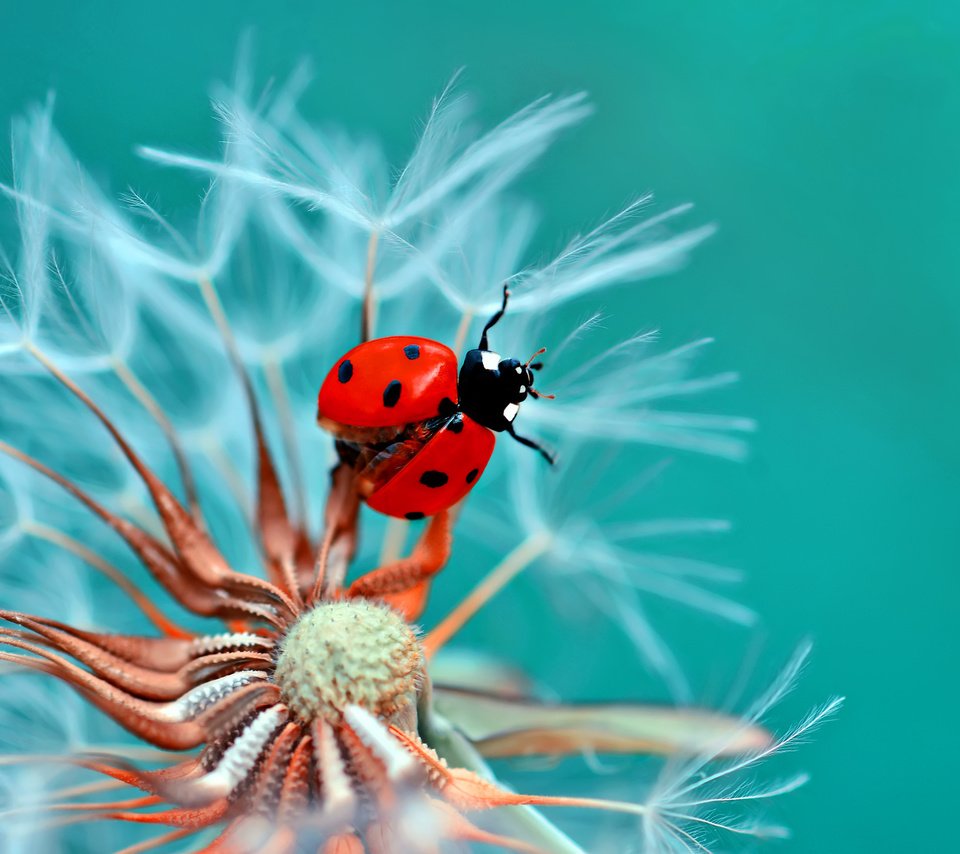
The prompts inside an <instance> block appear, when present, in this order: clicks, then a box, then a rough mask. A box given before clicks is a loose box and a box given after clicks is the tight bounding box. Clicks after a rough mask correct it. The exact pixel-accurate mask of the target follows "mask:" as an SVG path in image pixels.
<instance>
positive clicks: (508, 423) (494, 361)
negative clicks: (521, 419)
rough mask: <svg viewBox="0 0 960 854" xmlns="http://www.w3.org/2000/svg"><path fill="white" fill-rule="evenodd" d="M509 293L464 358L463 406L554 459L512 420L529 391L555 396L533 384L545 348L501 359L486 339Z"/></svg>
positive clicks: (490, 425) (477, 418)
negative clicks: (519, 431) (523, 359)
mask: <svg viewBox="0 0 960 854" xmlns="http://www.w3.org/2000/svg"><path fill="white" fill-rule="evenodd" d="M509 297H510V291H508V290H507V288H506V287H504V289H503V305H501V307H500V310H499V311H498V312H497V313H496V314H494V315H493V317H491V318H490V320H489V321H488V322H487V325H486V326H484V327H483V333H482V334H481V335H480V345H479V347H477V349H475V350H469V351H467V355H466V356H465V357H464V359H463V365H462V366H461V367H460V381H459V388H458V391H459V395H460V409H462V410H463V411H464V412H465V413H466V414H467V415H469V416H470V417H471V418H472V419H473V420H474V421H477V422H479V423H480V424H482V425H483V426H484V427H487V428H489V429H490V430H496V431H497V432H498V433H499V432H501V431H504V430H506V431H507V432H508V433H510V435H511V436H513V438H514V439H516V440H517V441H518V442H521V443H522V444H524V445H529V446H530V447H532V448H535V449H536V450H538V451H540V453H541V454H543V455H544V456H545V457H546V458H547V460H548V461H550V462H551V463H552V462H553V458H552V457H551V456H550V454H548V453H547V452H546V451H544V450H543V449H542V448H541V447H540V446H539V445H538V444H537V443H536V442H533V441H531V440H530V439H525V438H523V437H522V436H518V435H517V434H516V433H515V432H514V430H513V420H514V419H515V418H516V417H517V413H518V412H519V411H520V404H521V403H523V401H525V400H526V399H527V396H528V395H529V396H531V397H534V398H537V397H547V398H552V397H553V395H547V394H541V393H540V392H538V391H537V390H536V389H535V388H534V387H533V372H534V371H538V370H540V368H542V367H543V365H542V364H541V363H540V362H534V361H533V360H534V359H535V358H536V357H537V356H539V355H540V354H541V353H544V352H546V351H545V350H538V351H537V352H536V353H534V354H533V355H532V356H531V357H530V358H529V359H527V361H526V362H523V363H521V362H520V360H519V359H501V358H500V354H499V353H494V352H493V351H492V350H491V349H490V348H489V344H488V342H487V333H488V332H489V331H490V328H491V327H492V326H494V324H496V322H497V321H498V320H500V318H501V317H503V313H504V311H506V308H507V300H508V299H509Z"/></svg>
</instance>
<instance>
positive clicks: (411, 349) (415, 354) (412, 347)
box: [403, 344, 420, 361]
mask: <svg viewBox="0 0 960 854" xmlns="http://www.w3.org/2000/svg"><path fill="white" fill-rule="evenodd" d="M403 355H404V356H406V357H407V358H408V359H410V361H413V360H414V359H419V358H420V347H419V346H418V345H416V344H407V346H406V347H404V348H403Z"/></svg>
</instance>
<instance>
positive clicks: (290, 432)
mask: <svg viewBox="0 0 960 854" xmlns="http://www.w3.org/2000/svg"><path fill="white" fill-rule="evenodd" d="M263 373H264V376H265V377H266V380H267V388H268V389H269V391H270V396H271V397H272V398H273V402H274V404H275V405H276V407H277V416H278V418H279V419H280V435H281V438H282V440H283V450H284V453H285V454H286V456H287V462H288V463H289V466H288V470H289V472H290V482H291V485H292V486H293V500H294V501H295V502H296V505H297V518H299V519H300V523H301V524H302V525H306V523H307V518H308V514H307V498H306V495H307V493H306V489H305V487H304V483H303V465H302V463H301V460H300V447H299V445H298V443H297V432H296V419H295V418H294V416H293V409H292V408H291V406H290V395H289V394H287V384H286V381H285V380H284V378H283V369H282V368H281V366H280V362H279V361H277V359H276V358H274V357H273V356H272V355H268V356H266V357H265V358H264V360H263Z"/></svg>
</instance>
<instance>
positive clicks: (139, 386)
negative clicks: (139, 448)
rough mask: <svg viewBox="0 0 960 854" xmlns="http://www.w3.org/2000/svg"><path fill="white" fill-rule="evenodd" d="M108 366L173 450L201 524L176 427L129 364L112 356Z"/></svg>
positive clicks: (192, 507)
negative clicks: (160, 431) (148, 415)
mask: <svg viewBox="0 0 960 854" xmlns="http://www.w3.org/2000/svg"><path fill="white" fill-rule="evenodd" d="M110 366H111V368H112V370H113V372H114V374H116V375H117V378H118V379H119V380H120V382H122V383H123V384H124V385H125V386H126V388H127V390H128V391H129V392H130V394H132V395H133V396H134V397H135V398H136V399H137V400H138V401H140V404H141V405H142V406H143V408H144V409H146V410H147V412H148V413H149V414H150V416H151V417H152V418H153V420H154V421H155V422H156V423H157V426H158V427H159V428H160V429H161V430H162V431H163V434H164V436H166V438H167V444H169V445H170V450H171V451H172V452H173V456H174V460H175V461H176V464H177V469H178V471H179V472H180V480H181V481H182V482H183V491H184V492H185V493H186V496H187V504H188V505H189V506H190V513H191V515H192V516H193V518H194V520H195V521H196V522H197V524H198V525H203V513H201V511H200V500H199V498H198V496H197V483H196V480H194V477H193V472H192V471H191V470H190V464H189V463H188V462H187V455H186V453H185V452H184V450H183V445H182V444H181V443H180V438H179V436H177V431H176V428H175V427H174V426H173V423H172V422H171V421H170V419H169V418H167V415H166V413H165V412H164V411H163V409H162V408H161V406H160V404H159V403H157V400H156V398H155V397H154V396H153V395H152V394H151V393H150V391H149V389H148V388H147V387H146V386H145V385H144V384H143V383H142V382H141V381H140V378H139V377H138V376H137V375H136V374H135V373H134V372H133V371H132V370H131V368H130V366H129V365H128V364H127V363H126V362H124V361H123V360H122V359H118V358H116V357H112V358H111V360H110Z"/></svg>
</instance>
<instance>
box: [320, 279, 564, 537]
mask: <svg viewBox="0 0 960 854" xmlns="http://www.w3.org/2000/svg"><path fill="white" fill-rule="evenodd" d="M508 298H509V291H508V290H507V289H506V288H504V291H503V305H502V306H501V308H500V310H499V311H498V312H497V313H496V314H494V316H493V317H492V318H490V320H489V322H488V323H487V325H486V326H485V327H484V328H483V333H482V335H481V337H480V345H479V347H478V348H477V349H474V350H470V351H469V352H468V353H467V354H466V356H465V357H464V360H463V366H462V367H459V376H458V365H457V357H456V355H455V354H454V352H453V351H452V350H451V349H450V348H449V347H446V346H445V345H443V344H441V343H440V342H438V341H433V340H431V339H429V338H418V337H414V336H392V337H389V338H377V339H375V340H373V341H366V342H364V343H363V344H360V345H358V346H357V347H354V348H353V349H352V350H350V352H348V353H346V354H345V355H344V356H342V357H341V358H340V359H338V360H337V361H336V363H335V364H334V365H333V367H332V368H331V369H330V372H329V373H328V374H327V377H326V379H324V381H323V385H322V386H321V387H320V395H319V399H318V402H317V423H318V424H319V425H320V426H321V427H323V428H324V429H325V430H328V431H329V432H330V433H332V434H333V435H334V436H335V437H336V438H337V440H338V441H337V450H338V452H339V454H340V457H341V460H343V462H344V463H346V464H348V465H349V466H351V467H352V468H353V470H354V472H355V474H356V477H357V480H356V487H357V490H358V492H359V493H360V495H361V496H362V497H363V498H364V499H365V500H366V502H367V504H368V505H369V506H370V507H372V508H373V509H374V510H377V511H379V512H380V513H384V514H386V515H387V516H396V517H399V518H406V519H422V518H423V517H425V516H433V515H435V514H437V513H439V512H441V511H442V510H446V509H447V508H449V507H452V506H453V505H454V504H456V503H457V502H458V501H460V500H461V499H462V498H463V497H464V496H465V495H466V494H467V493H468V492H469V491H470V489H472V487H473V485H474V483H476V482H477V480H478V479H479V477H480V475H482V474H483V470H484V469H485V468H486V466H487V463H488V462H489V460H490V455H491V454H492V453H493V446H494V444H495V441H496V437H495V432H501V431H506V432H508V433H510V435H511V436H513V438H514V439H516V440H517V441H519V442H521V443H523V444H525V445H528V446H530V447H532V448H535V449H537V450H538V451H540V453H542V454H543V455H544V456H545V457H546V458H547V460H549V461H550V462H553V459H552V457H551V456H550V455H549V454H548V453H547V452H545V451H544V450H543V449H542V448H540V446H539V445H537V444H536V443H535V442H532V441H531V440H529V439H525V438H523V437H522V436H518V435H517V434H516V433H515V432H514V429H513V421H514V419H515V418H516V416H517V413H518V412H519V410H520V404H521V403H522V402H523V401H524V400H526V398H527V396H528V395H530V396H532V397H534V398H537V397H545V396H547V395H541V394H540V393H539V392H537V391H536V390H535V389H534V388H533V372H534V371H535V370H539V368H540V367H541V365H540V364H539V363H535V364H531V363H532V362H533V358H535V356H536V355H539V352H538V353H537V354H535V356H534V357H531V358H530V359H528V360H527V362H526V363H524V364H521V362H520V361H519V360H518V359H501V358H500V356H499V354H497V353H494V352H493V351H491V350H489V349H488V344H487V333H488V332H489V331H490V328H491V327H492V326H493V325H494V324H496V322H497V321H498V320H500V318H501V317H502V316H503V313H504V311H505V310H506V306H507V300H508ZM540 352H543V351H540Z"/></svg>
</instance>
